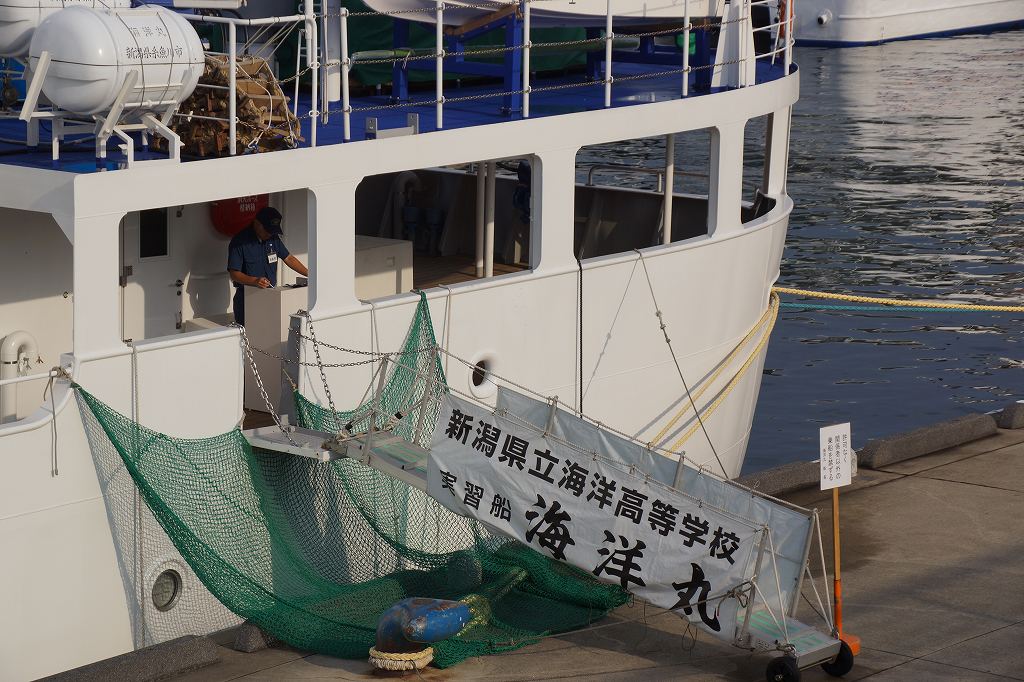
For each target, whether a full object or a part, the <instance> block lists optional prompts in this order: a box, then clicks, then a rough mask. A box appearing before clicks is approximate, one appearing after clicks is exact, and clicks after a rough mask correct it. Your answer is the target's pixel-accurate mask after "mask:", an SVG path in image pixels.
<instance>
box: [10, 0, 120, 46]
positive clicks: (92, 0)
mask: <svg viewBox="0 0 1024 682" xmlns="http://www.w3.org/2000/svg"><path fill="white" fill-rule="evenodd" d="M131 4H132V2H131V0H3V4H2V5H0V57H17V58H21V59H24V58H25V57H28V49H29V45H30V44H31V42H32V34H33V33H34V32H35V30H36V27H37V26H39V24H40V23H41V22H42V21H43V19H45V18H46V17H48V16H50V15H51V14H54V13H55V12H59V11H60V10H62V9H64V8H65V7H74V6H78V5H81V6H84V7H131Z"/></svg>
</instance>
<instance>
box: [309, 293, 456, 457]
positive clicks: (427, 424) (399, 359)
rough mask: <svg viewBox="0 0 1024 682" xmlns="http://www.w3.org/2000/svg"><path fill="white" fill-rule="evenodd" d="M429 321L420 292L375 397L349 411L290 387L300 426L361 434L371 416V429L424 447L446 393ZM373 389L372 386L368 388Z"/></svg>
mask: <svg viewBox="0 0 1024 682" xmlns="http://www.w3.org/2000/svg"><path fill="white" fill-rule="evenodd" d="M436 346H437V344H436V339H435V337H434V325H433V323H432V322H431V320H430V308H429V307H428V305H427V297H426V296H425V295H423V294H420V302H419V305H418V306H417V307H416V313H415V315H414V316H413V321H412V324H411V325H409V333H408V334H407V335H406V337H405V343H404V344H402V348H401V349H400V350H399V351H398V353H397V355H395V356H394V358H393V359H392V360H391V361H390V362H389V363H388V367H389V373H388V375H387V381H386V383H385V384H384V387H383V390H381V391H380V397H379V399H371V400H369V401H367V402H366V403H364V404H363V405H360V406H359V407H357V408H355V409H354V410H349V411H345V412H342V411H338V412H336V413H332V412H331V410H330V409H329V408H327V407H322V406H320V405H318V404H317V403H315V402H313V401H311V400H309V399H308V398H306V397H305V396H303V395H302V394H301V393H299V392H298V391H295V415H296V421H297V422H298V424H299V426H303V427H305V428H308V429H316V430H318V431H328V432H333V433H337V432H339V431H341V429H343V428H348V429H349V430H350V431H351V432H353V433H365V432H366V431H368V430H369V428H370V421H371V418H372V417H373V415H376V419H375V420H374V421H375V422H376V428H378V429H382V428H385V427H388V428H389V429H390V430H391V431H393V432H394V433H395V434H397V435H399V436H402V437H403V438H405V439H406V440H408V441H411V442H415V443H416V444H417V445H421V446H423V447H427V446H428V445H429V444H430V436H431V434H432V432H433V429H434V423H435V422H436V421H437V414H438V412H439V411H440V410H441V400H440V399H441V397H442V396H443V394H444V393H445V391H447V385H446V384H445V376H444V369H442V367H441V360H440V358H439V357H438V354H437V351H436ZM373 391H374V393H376V391H377V388H376V386H374V387H373Z"/></svg>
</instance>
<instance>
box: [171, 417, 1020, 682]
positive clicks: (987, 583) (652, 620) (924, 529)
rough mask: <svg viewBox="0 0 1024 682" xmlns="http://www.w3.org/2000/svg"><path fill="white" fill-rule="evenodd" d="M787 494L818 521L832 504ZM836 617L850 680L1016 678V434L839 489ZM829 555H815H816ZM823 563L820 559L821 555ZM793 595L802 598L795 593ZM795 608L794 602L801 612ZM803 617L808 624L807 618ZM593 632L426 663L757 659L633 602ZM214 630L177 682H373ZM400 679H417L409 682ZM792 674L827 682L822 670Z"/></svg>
mask: <svg viewBox="0 0 1024 682" xmlns="http://www.w3.org/2000/svg"><path fill="white" fill-rule="evenodd" d="M788 498H789V499H790V500H791V501H793V502H795V503H797V504H801V505H804V506H808V507H811V506H813V507H817V508H818V509H820V511H821V514H822V526H823V528H824V529H825V533H826V535H825V542H826V545H830V540H831V535H830V532H829V530H828V529H830V528H831V497H830V494H829V493H822V492H820V491H818V490H817V489H816V488H811V489H805V490H802V491H797V492H795V493H792V494H789V495H788ZM841 505H842V506H841V520H842V526H843V528H842V532H843V534H842V543H843V588H844V623H845V629H846V631H847V632H850V633H853V634H856V635H858V636H859V637H860V638H861V640H862V644H863V649H862V653H861V655H860V656H858V657H857V660H856V664H855V666H854V669H853V671H852V672H851V673H850V674H849V675H847V676H846V678H844V679H848V680H859V679H872V680H997V679H1012V680H1024V429H1015V430H999V431H997V432H996V433H995V435H992V436H988V437H985V438H982V439H980V440H974V441H972V442H969V443H966V444H964V445H960V446H958V447H955V448H949V449H946V450H942V451H940V452H937V453H934V454H930V455H925V456H921V457H916V458H914V459H909V460H906V461H902V462H898V463H893V464H888V465H883V466H880V467H879V468H878V469H875V470H870V469H866V468H863V467H862V468H861V469H860V472H859V475H858V477H857V478H856V479H855V482H854V484H853V485H852V486H850V487H848V488H844V489H843V491H842V503H841ZM828 549H829V547H827V548H826V551H828ZM827 562H828V564H829V566H831V557H830V556H829V557H827ZM805 594H808V595H809V594H810V592H809V590H807V589H805ZM805 606H806V605H805ZM801 617H802V618H803V619H804V620H805V621H806V622H812V617H813V616H812V614H811V613H810V612H809V611H808V612H806V613H802V614H801ZM597 625H599V626H600V627H599V628H597V629H591V630H587V631H581V632H577V633H574V634H569V635H563V636H558V637H552V638H549V639H545V640H543V641H541V642H540V643H538V644H535V645H533V646H529V647H525V648H523V649H520V650H519V651H516V652H513V653H509V654H503V655H496V656H489V657H482V658H476V659H470V660H468V661H466V662H464V663H462V664H460V665H458V666H456V667H454V668H451V669H448V670H438V669H435V668H428V669H427V670H425V671H423V672H422V673H420V677H421V678H423V679H429V680H453V681H454V680H495V681H497V680H569V679H588V680H590V679H598V680H636V679H649V680H669V679H672V680H677V679H678V680H763V679H764V669H765V665H766V663H767V660H768V658H767V656H766V655H763V654H761V655H751V654H749V653H746V652H742V651H740V650H737V649H733V648H730V647H728V646H726V645H724V644H721V643H718V642H716V641H712V640H711V639H710V638H709V637H707V636H705V635H700V636H698V637H697V638H696V639H694V637H693V630H692V629H691V630H690V631H689V633H687V628H686V625H685V622H684V621H682V620H681V619H680V618H678V617H677V616H675V615H673V614H671V613H665V612H663V611H661V610H660V609H657V608H654V607H651V606H647V605H644V604H642V603H637V604H634V605H631V606H625V607H622V608H620V609H618V610H617V611H616V612H615V613H613V614H612V616H610V617H609V618H607V619H605V620H604V621H602V622H600V623H598V624H597ZM234 635H235V633H233V632H230V631H229V632H225V633H221V634H220V635H215V636H214V639H215V640H216V641H217V642H218V643H219V644H220V645H221V646H220V649H219V654H220V659H221V660H220V662H219V663H216V664H214V665H211V666H207V667H204V668H202V669H200V670H196V671H194V672H191V673H188V674H185V675H180V676H177V677H174V678H173V679H176V680H179V682H226V681H227V680H246V681H249V682H257V681H261V682H271V681H278V680H368V679H377V678H379V676H375V675H374V674H373V673H372V672H371V668H370V666H369V664H368V663H367V662H366V661H365V660H339V659H334V658H330V657H326V656H320V655H315V654H308V653H304V652H300V651H296V650H293V649H289V648H270V649H264V650H262V651H257V652H255V653H248V654H246V653H240V652H237V651H234V650H233V649H231V648H230V646H231V644H232V642H233V638H234ZM410 679H417V676H416V675H415V674H413V675H411V676H410ZM803 679H804V680H807V681H813V680H829V679H835V678H831V677H829V676H828V675H826V674H825V673H824V672H823V671H822V670H820V669H817V668H815V669H811V670H807V671H805V672H804V674H803Z"/></svg>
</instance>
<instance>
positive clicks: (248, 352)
mask: <svg viewBox="0 0 1024 682" xmlns="http://www.w3.org/2000/svg"><path fill="white" fill-rule="evenodd" d="M231 326H232V327H236V328H237V329H238V330H239V332H241V335H242V347H243V348H244V349H245V356H246V358H248V359H249V367H250V369H252V374H253V376H254V377H255V378H256V386H257V387H258V388H259V389H260V395H261V396H262V397H263V402H264V404H265V405H266V406H267V412H269V413H270V416H271V417H273V418H274V423H275V424H277V428H279V429H281V433H283V434H284V437H285V438H287V439H288V442H289V443H291V444H292V445H294V446H295V447H298V445H299V444H298V443H296V442H295V440H294V439H292V435H291V433H289V432H288V429H286V428H285V427H284V424H282V423H281V417H280V416H279V415H278V414H277V410H276V409H274V406H273V404H271V402H270V396H269V395H267V388H266V387H265V386H264V385H263V377H261V376H260V370H259V369H258V368H257V367H256V358H254V357H253V355H252V346H250V345H249V336H248V335H247V334H246V333H245V327H243V326H242V325H240V324H233V325H231Z"/></svg>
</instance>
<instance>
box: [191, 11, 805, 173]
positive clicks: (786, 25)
mask: <svg viewBox="0 0 1024 682" xmlns="http://www.w3.org/2000/svg"><path fill="white" fill-rule="evenodd" d="M546 1H549V0H514V1H512V2H503V1H494V2H490V1H487V2H486V4H471V3H468V2H467V3H463V2H459V3H457V4H454V3H453V4H446V3H445V2H444V0H434V2H433V3H425V4H424V5H423V6H422V7H418V8H413V9H407V10H395V11H391V12H376V11H373V10H366V11H350V10H348V9H347V8H344V7H341V8H340V9H339V10H338V11H337V12H330V11H326V10H321V11H319V12H316V11H314V10H315V9H316V8H314V5H313V4H312V0H310V1H309V2H306V4H305V6H304V7H303V13H302V14H296V15H292V16H286V17H266V18H261V19H241V18H235V17H221V16H207V15H186V18H188V19H189V20H191V21H194V22H196V23H210V24H219V25H224V26H226V27H227V32H228V38H227V40H228V48H227V53H226V57H227V58H228V60H229V63H237V59H238V56H239V55H238V43H237V36H238V29H239V28H240V27H245V28H246V29H249V28H257V29H261V30H263V31H268V30H269V29H270V28H271V27H275V26H276V27H285V28H287V27H289V26H291V27H294V26H297V25H301V26H302V30H301V31H300V50H299V51H298V55H297V58H296V73H295V75H294V76H292V77H291V78H289V79H285V80H284V81H283V82H287V81H289V80H294V82H295V96H294V102H293V106H294V112H295V116H296V118H299V110H298V99H299V98H298V94H299V92H298V85H299V79H300V78H301V77H302V76H304V75H305V74H307V73H310V72H312V73H313V74H314V77H313V78H312V79H311V89H312V92H311V104H310V110H309V111H308V112H307V113H306V117H307V118H308V119H309V121H310V126H311V130H310V144H311V146H314V147H315V146H316V145H317V129H318V125H319V124H320V123H321V122H322V123H327V122H328V121H329V116H330V115H331V114H341V116H342V121H343V123H342V125H343V139H344V140H345V141H348V140H351V139H352V115H353V113H356V112H369V111H377V110H388V109H398V108H403V107H405V108H411V107H423V106H431V105H432V106H433V107H434V113H435V117H436V127H437V129H443V128H444V126H445V120H444V113H445V112H444V109H445V104H454V103H460V102H469V101H474V100H484V99H494V98H498V97H507V96H519V97H521V107H522V113H521V115H522V117H523V118H529V117H530V115H531V95H532V94H537V93H541V92H552V91H556V90H567V89H571V88H584V87H596V86H600V87H602V88H603V99H604V106H605V107H611V106H612V104H613V85H614V84H615V83H616V82H619V83H624V82H629V81H636V80H642V79H655V78H664V77H669V76H678V77H680V89H679V92H680V97H683V98H685V97H689V96H690V94H691V85H690V80H691V77H692V76H693V75H694V74H697V73H699V72H701V71H705V70H710V71H711V79H713V78H714V77H715V75H716V73H717V74H719V75H720V74H721V73H723V72H722V69H725V68H726V67H731V66H738V67H739V69H738V76H737V85H738V87H747V86H750V85H754V84H755V83H756V62H757V60H765V61H769V62H770V63H771V64H775V62H776V60H777V59H778V58H779V57H780V56H781V58H782V59H783V62H784V73H786V74H788V73H790V71H791V65H792V49H793V42H794V41H793V37H792V36H793V31H792V28H793V23H794V15H793V4H792V0H789V2H787V0H740V4H739V7H740V9H739V11H738V13H737V12H736V11H735V10H729V14H727V15H723V16H722V17H720V18H717V19H714V20H710V21H707V22H705V23H696V24H695V23H694V22H693V18H692V16H691V12H690V10H691V5H690V3H691V0H684V2H683V8H682V16H681V19H682V22H683V23H682V25H681V26H675V27H671V28H667V29H660V30H652V31H647V32H636V31H631V32H630V33H628V34H623V36H619V35H617V34H616V33H615V30H614V19H615V8H616V7H615V2H614V0H607V3H606V8H605V16H604V35H602V36H600V37H592V38H586V39H581V40H567V41H551V42H539V43H534V42H533V41H532V39H531V30H532V25H533V18H532V13H531V6H532V5H533V4H534V3H538V2H546ZM620 2H621V0H620ZM734 6H735V5H730V7H734ZM758 6H765V7H768V8H770V9H777V10H778V13H777V14H778V16H777V20H775V21H773V22H772V23H770V24H768V25H765V26H759V27H756V28H755V27H754V25H753V19H752V10H753V8H754V7H758ZM504 10H513V11H515V12H516V13H517V14H518V17H519V20H520V21H522V41H521V43H519V44H512V45H505V46H494V47H484V48H473V49H469V50H460V51H458V52H451V53H449V52H448V51H447V50H446V44H445V33H446V32H445V26H444V21H445V17H446V15H447V14H450V13H453V12H463V11H471V12H475V13H477V14H479V13H481V12H494V13H496V14H500V13H501V11H504ZM416 14H420V15H426V14H430V15H432V16H431V18H432V19H433V21H434V22H435V31H434V46H433V52H426V53H422V54H417V53H415V51H414V50H411V49H410V50H409V51H408V52H404V53H403V54H398V53H397V52H395V51H393V52H392V54H391V56H388V57H384V58H376V57H375V58H372V59H365V60H363V59H361V60H358V61H357V60H356V59H355V58H354V55H353V53H352V52H351V49H350V44H349V42H350V41H349V36H350V27H349V22H350V21H351V20H354V19H358V18H362V17H380V16H390V17H392V18H395V19H402V18H405V17H406V16H407V15H416ZM729 24H739V26H740V31H741V40H740V43H739V45H740V48H739V51H738V54H736V55H735V57H734V58H733V59H731V60H723V61H722V62H716V61H715V60H714V59H712V60H711V62H712V63H710V64H705V65H699V66H693V65H692V64H691V59H690V50H689V46H690V41H691V37H692V35H693V33H694V32H695V31H699V30H706V29H709V28H718V29H719V30H722V28H723V27H725V26H727V25H729ZM329 26H336V33H337V35H338V36H339V43H340V44H339V45H338V49H339V50H340V55H339V56H338V58H337V59H333V58H328V53H329V52H330V49H329V46H328V45H327V41H324V43H323V44H321V42H320V40H319V35H320V33H319V32H320V31H321V30H322V31H323V32H324V33H325V35H329V34H333V33H335V29H333V28H331V29H329V28H328V27H329ZM321 27H322V28H321ZM762 32H767V33H769V34H770V35H772V36H774V45H773V49H772V50H770V51H768V52H762V53H760V54H758V53H756V50H755V51H754V53H751V52H750V50H749V49H748V42H747V41H748V38H749V36H751V35H757V34H758V33H762ZM282 34H284V35H287V34H288V31H284V30H282V31H279V32H278V35H282ZM671 35H677V36H682V39H683V43H682V50H681V52H682V54H681V62H682V64H681V67H676V68H669V69H662V70H657V71H650V72H644V73H637V74H631V75H625V76H620V77H618V78H616V76H615V75H614V73H613V64H614V61H615V60H614V57H615V41H616V39H617V38H622V37H629V38H633V39H643V38H650V39H652V40H653V39H654V38H657V37H659V36H671ZM249 42H252V40H250V41H249ZM302 42H304V43H305V50H304V53H303V49H302V46H301V43H302ZM247 45H248V43H247ZM588 46H590V47H593V48H597V49H601V48H603V53H604V54H603V58H604V61H603V73H602V74H601V77H600V78H596V79H594V80H591V81H585V82H580V83H575V82H569V83H555V84H551V85H545V86H540V87H537V86H535V85H533V84H532V83H531V56H532V53H533V52H534V51H535V50H537V49H553V50H554V49H568V48H586V47H588ZM510 51H521V53H522V66H521V81H520V82H518V83H515V84H514V85H518V86H519V87H517V88H516V87H513V88H511V89H510V88H508V87H507V86H506V87H505V88H502V89H501V90H499V91H495V92H487V93H484V94H474V95H464V96H457V97H446V95H445V62H446V60H451V59H459V60H464V59H465V58H467V57H476V56H490V57H494V56H499V55H503V54H505V53H508V52H510ZM303 56H304V57H305V66H304V68H303V63H302V61H303ZM424 61H433V62H434V69H433V71H434V74H433V75H434V80H435V85H434V98H433V99H430V100H423V99H420V100H413V99H411V98H410V99H409V100H408V101H398V102H391V103H389V104H382V105H368V106H362V107H358V108H355V107H353V106H352V93H351V80H350V71H351V69H352V68H353V67H354V66H356V65H357V64H391V65H392V66H396V65H400V66H401V67H403V68H404V67H406V66H408V65H409V63H412V62H424ZM334 68H338V69H339V71H340V81H341V87H340V101H341V108H340V109H334V110H332V109H330V107H329V99H330V95H329V93H328V87H327V83H326V82H325V81H326V79H327V73H328V71H329V70H330V69H334ZM454 70H455V71H458V66H456V67H454ZM750 73H754V74H755V77H754V79H753V81H751V78H750V76H749V74H750ZM705 80H709V79H707V78H706V77H705ZM203 87H216V86H206V85H204V86H203ZM221 87H224V86H221ZM226 87H227V89H229V90H230V91H231V92H232V93H236V95H237V88H238V83H237V68H235V69H230V72H229V83H228V85H227V86H226ZM321 100H323V101H321ZM335 101H336V100H335ZM179 116H187V114H179ZM191 116H192V117H195V118H210V119H212V120H220V121H226V122H227V124H228V136H229V140H230V141H229V144H230V148H231V150H230V153H231V154H235V153H236V147H237V138H238V126H239V123H240V121H239V119H238V111H237V102H236V97H232V96H229V97H228V112H227V118H218V117H215V116H211V117H204V116H196V115H191Z"/></svg>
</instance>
